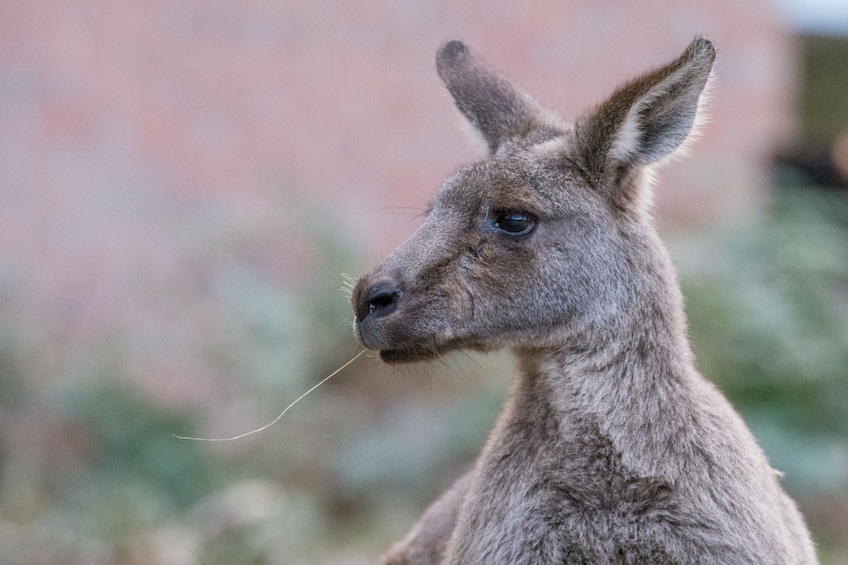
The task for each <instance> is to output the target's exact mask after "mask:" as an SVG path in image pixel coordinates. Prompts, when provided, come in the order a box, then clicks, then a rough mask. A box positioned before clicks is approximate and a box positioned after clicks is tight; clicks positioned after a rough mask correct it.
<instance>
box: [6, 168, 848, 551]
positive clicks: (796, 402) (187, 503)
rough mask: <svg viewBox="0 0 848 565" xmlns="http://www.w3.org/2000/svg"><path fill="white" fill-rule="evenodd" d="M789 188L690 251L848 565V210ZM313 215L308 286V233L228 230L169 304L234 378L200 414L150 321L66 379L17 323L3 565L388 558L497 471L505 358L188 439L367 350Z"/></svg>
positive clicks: (327, 393) (693, 307) (213, 234)
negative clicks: (482, 464)
mask: <svg viewBox="0 0 848 565" xmlns="http://www.w3.org/2000/svg"><path fill="white" fill-rule="evenodd" d="M782 184H783V185H784V187H783V188H781V189H780V190H779V191H778V192H777V193H776V196H775V198H774V201H773V203H772V206H771V211H770V212H769V213H768V214H767V215H766V217H764V218H763V219H762V221H760V222H758V223H757V224H756V225H751V226H748V227H746V228H745V229H744V230H732V231H722V232H721V233H716V234H715V235H714V236H704V235H700V236H698V237H697V238H690V239H688V240H682V239H679V240H677V241H675V242H673V246H672V247H673V250H674V253H675V256H676V259H677V262H678V264H679V265H680V267H681V277H682V280H683V286H684V290H685V293H686V296H687V304H688V314H689V318H690V323H691V333H692V337H693V340H694V344H695V348H696V352H697V354H698V357H699V360H700V364H701V367H702V369H703V371H704V373H705V374H707V375H708V376H709V377H710V378H712V379H713V380H715V381H716V382H717V383H718V384H719V386H720V387H721V388H722V389H723V390H724V391H725V393H726V394H727V395H728V396H729V397H730V398H731V400H732V401H733V402H734V404H735V405H736V406H737V407H738V409H739V410H740V411H741V412H742V413H743V415H744V417H745V418H746V420H747V422H748V423H749V425H750V426H751V428H752V429H753V430H754V433H755V434H756V435H757V436H758V438H759V439H760V441H761V443H762V445H763V447H764V449H765V450H766V451H767V453H768V455H769V457H770V458H771V460H772V463H773V465H774V466H775V467H776V468H778V469H781V470H782V471H784V472H785V473H786V477H785V480H784V482H785V485H786V487H787V489H788V490H789V491H790V492H791V493H792V494H793V495H794V496H795V497H796V498H797V500H798V501H799V503H800V504H801V506H802V508H803V510H804V511H805V513H806V514H807V516H808V519H809V521H810V524H811V526H812V527H813V529H814V531H815V535H816V538H817V539H818V541H819V543H820V544H821V550H822V559H823V561H824V562H825V563H842V562H845V561H846V559H848V538H846V532H848V495H846V492H848V369H846V368H848V261H846V259H848V229H846V225H848V204H846V200H845V198H844V196H840V195H838V194H836V193H823V192H820V191H817V190H814V189H811V188H806V187H803V186H801V185H802V184H803V183H802V182H799V181H798V179H792V178H789V177H787V178H785V179H784V182H783V183H782ZM293 206H302V205H293V204H292V203H290V202H288V201H284V202H282V203H281V209H280V210H272V211H271V212H270V213H269V217H271V216H275V217H280V216H282V215H284V212H286V213H288V214H289V217H297V218H304V219H308V221H298V222H296V224H297V229H296V230H295V232H296V233H298V234H299V237H301V239H300V240H299V242H298V243H297V246H299V247H300V248H302V249H303V250H308V251H309V253H310V254H309V257H310V258H309V265H306V264H301V265H300V267H299V268H302V269H304V270H305V271H306V272H308V273H311V275H310V277H311V278H310V280H309V281H308V283H307V284H305V285H286V284H278V283H277V282H274V281H273V280H272V279H273V277H272V276H271V274H270V273H272V272H273V271H269V270H268V269H267V264H266V263H267V261H266V260H265V259H267V258H268V257H267V256H265V255H263V254H264V253H266V252H267V250H265V248H266V246H268V245H271V246H273V245H278V244H279V240H278V238H280V239H284V238H283V235H284V234H283V232H282V231H278V232H274V230H273V229H271V233H272V235H269V234H268V230H269V229H270V228H269V227H268V226H267V225H262V224H261V223H260V225H258V226H256V227H255V228H246V227H245V226H243V225H239V224H235V225H234V224H233V223H231V222H227V221H216V222H212V223H211V224H206V227H205V228H203V229H202V230H200V232H199V233H200V234H201V235H199V236H198V237H197V238H196V239H194V240H193V241H194V243H192V244H191V245H187V246H186V259H187V260H190V261H189V262H190V263H191V264H192V265H193V270H194V272H196V273H200V276H201V278H202V279H203V280H205V281H207V282H208V284H205V285H202V290H201V292H200V297H199V298H198V299H197V301H196V303H182V304H173V303H172V304H169V307H170V308H176V309H177V310H178V311H179V312H180V313H181V316H185V317H186V318H192V319H195V318H196V319H197V320H199V321H197V320H196V323H194V324H193V325H191V328H192V329H191V330H190V331H189V332H188V333H189V334H190V337H191V339H190V340H188V342H187V343H190V344H193V345H190V348H191V350H192V352H193V353H194V354H195V355H196V356H197V359H198V361H196V362H197V363H200V365H201V366H202V367H206V368H207V369H209V371H210V372H209V374H208V375H207V376H206V378H205V379H202V380H200V381H194V382H201V383H203V386H205V387H208V390H206V391H205V392H204V393H203V394H198V395H196V397H195V398H194V400H191V401H182V402H179V403H176V404H174V403H173V402H169V401H167V400H166V398H167V396H166V395H162V396H159V395H157V393H156V390H150V389H149V388H145V386H143V382H144V379H143V374H142V376H141V380H140V381H139V380H138V375H135V377H134V376H133V374H132V373H134V372H138V371H139V370H141V369H140V368H139V367H142V368H143V367H144V366H145V364H144V363H141V364H140V363H139V359H138V357H139V353H138V351H137V350H135V349H134V348H133V347H132V340H133V339H139V336H138V335H137V334H136V333H134V330H133V328H131V327H126V328H124V329H123V330H122V331H121V332H117V331H116V332H113V333H112V335H111V336H110V337H109V339H106V340H101V341H98V342H94V343H90V344H88V345H87V346H86V347H85V348H83V349H82V350H81V349H80V348H79V345H78V344H77V346H76V347H77V349H76V350H75V351H74V353H73V355H72V356H71V357H69V358H68V359H70V361H72V363H70V364H69V365H68V366H65V367H64V370H65V371H69V372H72V373H73V374H72V375H70V376H68V377H67V378H53V379H50V378H43V374H41V371H43V362H42V361H41V360H40V359H41V356H42V352H44V354H45V355H48V354H49V355H50V356H53V357H55V356H57V355H60V354H61V351H60V352H59V353H57V351H52V352H51V351H50V347H51V343H50V342H49V340H48V341H44V340H37V339H33V329H32V328H27V327H25V326H22V325H21V324H23V322H22V321H16V320H15V319H14V318H12V317H6V316H4V318H3V325H2V332H0V421H2V432H0V550H2V561H3V563H10V564H22V565H23V564H27V565H29V564H36V563H43V564H49V563H57V564H58V563H62V564H86V565H88V564H98V563H103V564H133V565H134V564H158V563H162V564H185V565H189V564H215V565H217V564H227V563H240V564H241V563H248V564H250V563H255V564H292V563H370V562H371V560H372V559H373V557H374V556H375V555H376V554H377V553H379V551H380V550H381V549H383V548H384V547H385V546H386V545H387V544H388V543H389V542H390V541H391V540H393V539H395V538H397V537H399V536H401V535H402V534H403V533H404V532H405V531H406V529H407V528H408V527H409V526H410V524H411V523H412V522H413V521H414V519H415V518H416V516H417V515H418V514H419V513H420V512H421V510H422V509H423V507H424V506H425V505H426V504H427V503H428V502H429V501H430V500H431V499H432V498H433V497H435V496H436V494H437V493H438V491H439V490H440V489H441V488H443V487H444V486H445V485H446V483H448V482H449V481H450V480H451V478H452V477H454V476H456V475H457V474H459V473H460V472H461V469H462V467H463V466H464V465H466V464H468V463H469V462H470V461H472V460H473V458H474V457H475V455H476V454H477V452H478V451H479V449H480V447H481V445H482V442H483V441H484V439H485V436H486V434H487V433H488V430H489V428H490V427H491V425H492V423H493V421H494V418H495V417H496V415H497V413H498V412H499V410H500V405H501V402H502V399H503V397H504V395H505V389H506V385H507V382H508V380H509V378H508V375H509V373H510V371H511V361H510V360H509V359H508V357H507V356H505V355H503V354H497V355H490V356H482V357H478V356H473V357H472V356H466V355H458V356H455V357H453V358H450V359H448V360H446V361H445V362H443V363H436V364H432V365H428V366H416V367H410V368H406V369H397V370H389V369H386V368H384V367H381V365H380V364H379V362H378V361H377V360H375V359H370V358H363V359H360V360H359V361H358V362H357V363H356V364H355V365H353V366H351V367H350V368H349V369H348V370H347V371H346V372H345V373H342V374H340V375H338V376H337V377H336V378H335V379H334V380H331V381H329V382H328V383H327V384H326V385H325V386H324V387H322V388H320V389H318V390H317V391H316V392H315V393H314V394H313V395H312V396H310V397H307V398H306V399H304V400H303V401H302V402H301V403H300V404H299V405H297V407H296V408H294V409H293V410H292V411H291V412H289V413H288V414H287V415H286V417H285V418H284V419H283V420H282V421H281V422H279V423H278V424H277V425H276V426H275V427H272V428H270V429H268V430H266V431H265V432H263V433H261V434H257V435H254V436H250V437H248V438H245V439H243V440H239V441H236V442H229V443H196V442H190V441H182V440H178V439H176V438H174V437H173V436H172V434H174V433H176V434H190V435H197V434H199V435H203V436H216V437H220V436H229V435H234V434H237V433H240V432H243V431H246V430H249V429H251V428H254V427H257V426H259V425H261V424H263V423H265V422H267V421H270V420H271V419H272V418H273V417H274V416H275V415H276V414H278V413H279V411H280V410H281V409H282V408H283V407H285V406H286V405H287V404H288V403H289V402H290V401H291V400H292V399H293V398H295V397H296V396H298V395H299V394H300V393H301V392H303V391H304V390H306V389H307V388H308V387H309V386H310V385H311V384H312V383H314V382H317V380H319V379H320V378H321V377H323V376H324V375H326V374H328V373H329V372H330V371H331V370H332V369H334V368H335V367H336V366H338V365H340V364H341V363H342V362H344V361H345V360H346V359H348V358H349V357H350V356H352V355H353V354H354V353H355V352H356V345H355V344H354V341H353V338H352V336H351V335H350V331H349V328H348V320H349V317H350V315H349V313H348V308H349V306H348V304H347V296H346V294H345V293H344V292H343V291H341V290H340V287H341V286H342V285H341V277H340V276H339V275H338V274H336V273H339V272H341V271H342V270H347V271H348V272H351V271H354V267H353V266H352V264H353V263H355V262H357V261H356V259H355V253H352V252H351V251H350V250H349V248H348V246H347V243H346V242H345V241H344V240H343V239H342V238H339V237H336V236H335V235H334V234H336V233H338V231H337V230H335V229H334V223H333V220H332V219H331V218H327V219H326V220H325V221H316V220H315V218H316V217H317V216H316V215H315V214H312V213H311V212H310V211H309V210H308V209H306V210H304V209H301V212H300V213H294V214H292V213H293V212H294V210H293ZM210 225H211V226H214V227H209V226H210ZM252 230H256V231H252ZM285 231H286V233H288V231H289V230H285ZM212 248H214V250H215V254H213V253H212V252H211V249H212ZM222 249H224V250H225V251H224V253H223V256H224V257H226V258H227V259H226V260H221V259H220V257H221V256H222V255H221V250H222ZM227 250H228V251H227ZM263 250H265V251H263ZM212 257H217V259H215V260H212V259H211V258H212ZM263 257H264V258H263ZM174 284H176V286H177V287H179V285H180V284H182V283H179V282H178V281H177V282H175V283H174ZM13 289H14V285H13V284H10V285H6V286H5V287H4V293H5V295H4V299H3V302H2V306H3V308H4V310H5V311H6V312H13V311H14V304H13V303H10V302H9V301H10V300H11V298H12V297H13ZM163 331H164V332H166V335H165V336H164V338H165V339H169V338H170V337H171V336H169V335H167V330H165V329H163ZM183 331H185V330H183ZM54 347H55V348H56V349H58V350H61V347H62V345H61V343H57V344H54ZM163 347H164V345H163ZM60 357H61V355H60ZM215 368H217V371H216V370H214V369H215ZM139 382H141V383H142V384H141V386H139Z"/></svg>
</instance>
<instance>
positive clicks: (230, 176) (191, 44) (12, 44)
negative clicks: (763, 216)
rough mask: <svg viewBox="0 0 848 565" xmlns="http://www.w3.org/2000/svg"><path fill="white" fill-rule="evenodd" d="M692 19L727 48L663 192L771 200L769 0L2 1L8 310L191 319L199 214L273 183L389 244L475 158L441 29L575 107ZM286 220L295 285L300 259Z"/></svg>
mask: <svg viewBox="0 0 848 565" xmlns="http://www.w3.org/2000/svg"><path fill="white" fill-rule="evenodd" d="M696 34H706V35H708V36H710V37H711V38H713V39H714V40H715V42H716V44H717V45H718V48H719V53H720V59H719V63H718V66H717V73H718V82H717V85H716V89H715V91H714V97H713V102H712V104H711V111H710V115H711V120H710V123H709V124H708V125H707V127H706V130H705V135H704V136H703V138H702V139H701V141H700V142H699V143H698V144H697V145H695V147H694V149H693V151H692V155H691V156H690V157H689V158H688V159H686V160H683V161H680V162H677V163H674V164H672V165H671V166H669V167H668V168H667V169H666V170H665V171H664V172H663V174H662V175H661V177H660V179H661V182H660V194H659V196H658V198H657V201H658V204H659V213H660V215H661V217H662V218H663V219H664V221H665V222H666V223H671V224H678V225H692V226H703V225H707V224H711V223H714V222H716V221H724V220H725V219H727V218H730V219H733V218H739V217H744V216H745V215H746V214H747V213H749V212H750V210H751V209H755V208H756V206H757V202H759V200H760V197H761V195H762V193H763V186H764V183H765V174H766V169H765V159H766V158H767V156H768V155H769V154H770V152H771V151H772V149H773V148H775V146H776V145H779V144H780V143H781V142H782V141H783V140H784V139H785V138H786V137H787V136H788V135H790V134H791V132H792V129H793V123H794V118H793V116H794V111H793V106H792V101H793V88H794V86H793V85H794V80H795V73H796V61H795V52H794V48H793V44H792V41H791V40H790V37H789V35H788V32H787V31H786V29H785V28H784V26H783V25H782V24H781V22H779V21H778V20H777V16H776V13H775V10H774V8H773V6H772V3H771V2H768V1H766V0H749V1H746V2H739V1H737V0H714V1H711V2H703V3H697V4H695V3H683V2H678V1H673V0H649V1H644V2H638V3H636V2H627V1H624V0H619V1H611V2H595V1H591V0H568V1H553V0H550V1H544V0H537V1H528V2H508V1H500V0H495V1H489V2H420V1H410V0H397V1H393V2H392V1H374V2H370V1H369V2H346V1H341V0H323V1H314V0H313V1H302V0H300V1H283V2H272V1H268V0H250V1H244V2H224V1H221V0H215V1H167V0H163V1H158V2H155V1H145V2H61V1H49V2H48V1H33V2H3V3H0V291H2V290H3V289H4V288H5V289H7V291H8V292H7V296H9V297H11V298H8V300H7V302H9V303H8V304H6V306H5V307H4V309H5V315H6V316H14V317H17V318H24V319H29V320H30V326H29V327H33V328H41V329H39V331H46V330H43V328H52V330H50V331H54V332H55V333H56V334H57V335H59V337H61V336H62V335H64V336H66V337H67V336H79V335H87V334H89V333H91V334H97V333H98V332H103V331H106V330H108V329H109V328H111V327H113V326H115V327H122V326H126V325H140V326H142V327H143V326H144V324H145V323H147V322H145V320H147V318H148V317H149V316H150V312H157V311H159V310H161V312H160V315H159V318H158V319H159V322H157V323H152V322H151V328H152V329H151V330H150V333H151V335H153V334H155V332H156V328H158V327H160V326H161V324H162V323H166V324H167V323H170V322H169V320H170V321H171V322H173V323H180V319H181V318H180V315H179V314H176V313H174V305H175V304H179V303H180V301H181V299H182V298H181V294H180V293H190V292H191V289H190V288H182V287H179V285H176V286H177V288H176V289H175V288H174V286H175V285H173V284H172V279H173V278H174V277H175V273H179V272H180V271H181V270H184V269H186V268H187V267H186V265H185V264H183V263H182V262H181V255H180V253H181V249H182V247H183V246H185V245H187V243H186V237H187V236H186V235H185V232H186V230H187V229H189V228H188V227H187V226H195V227H192V228H191V230H194V232H193V233H195V232H197V231H198V230H200V231H202V228H196V225H197V224H198V223H201V224H202V223H203V222H209V223H214V222H216V221H217V220H216V216H215V213H219V214H223V215H224V216H226V217H230V216H232V215H235V216H237V217H238V218H241V219H240V220H239V221H240V222H242V223H247V224H250V223H251V222H254V221H256V222H260V223H263V225H274V224H275V223H279V224H280V225H282V226H285V225H287V223H290V221H291V218H287V217H285V216H284V215H283V216H282V217H269V216H268V214H269V212H268V211H269V210H271V209H273V207H272V206H271V205H270V204H269V203H270V202H272V201H274V199H275V198H276V196H275V194H277V193H278V192H279V191H280V190H281V189H282V188H288V189H289V190H293V191H295V192H296V193H297V194H302V195H304V196H305V197H308V198H310V199H312V198H314V199H318V200H319V201H320V202H323V203H325V205H326V206H328V207H333V209H334V210H335V212H334V214H335V215H337V216H338V217H340V218H342V220H341V221H340V224H339V229H341V230H345V231H346V232H347V233H348V234H349V235H347V236H346V237H347V238H348V239H349V241H351V242H352V243H353V244H354V245H356V246H359V247H360V248H362V249H363V250H365V251H366V253H365V257H366V258H370V259H375V260H376V258H378V257H379V256H380V255H381V254H382V253H383V252H385V251H388V250H389V249H391V248H392V247H393V246H394V245H395V244H396V243H398V242H399V241H400V240H401V239H402V238H403V236H404V235H405V234H406V233H408V232H409V231H411V229H412V227H413V226H414V223H415V220H414V217H415V215H416V214H417V212H418V211H419V210H420V209H421V208H423V207H424V205H425V203H426V201H427V200H428V199H429V197H430V196H431V194H432V193H433V191H434V190H435V189H436V188H437V186H438V185H439V183H440V181H441V179H442V178H443V177H444V176H445V175H446V174H447V173H449V172H450V171H451V169H452V168H453V167H454V166H455V165H456V164H458V163H460V162H464V161H468V160H471V159H475V158H478V157H479V156H480V155H481V153H480V152H479V151H478V150H477V149H475V148H474V147H473V146H472V145H471V144H469V143H468V140H467V139H466V137H465V136H464V135H463V134H461V133H460V132H459V131H458V128H457V123H458V121H459V117H458V113H457V112H456V111H455V110H454V109H453V106H452V103H451V101H450V100H449V97H448V96H447V95H446V94H445V93H444V91H443V88H442V86H441V84H440V83H439V81H438V78H437V77H436V74H435V71H434V64H433V56H434V53H435V50H436V47H437V46H438V45H439V43H441V42H442V41H443V40H445V39H446V38H452V37H461V38H464V39H465V40H466V41H467V42H468V43H469V44H470V45H471V46H472V47H473V48H474V49H476V50H477V51H478V52H479V53H480V54H481V55H482V56H483V57H484V58H486V59H487V60H488V61H490V62H491V63H492V64H493V65H494V66H495V67H497V68H499V69H501V70H503V71H504V72H505V73H506V74H508V75H509V76H511V77H514V78H515V79H516V80H518V81H519V82H520V83H522V84H523V85H524V86H525V88H526V89H527V90H528V91H529V92H530V93H532V94H534V95H535V96H536V97H537V98H538V99H539V100H540V101H542V102H543V103H545V104H546V105H548V106H549V107H551V108H554V109H556V110H559V111H561V112H562V113H564V114H565V115H567V116H574V115H575V114H577V113H578V112H579V111H581V110H582V109H583V108H585V107H586V106H588V105H590V104H592V103H595V102H598V101H600V100H601V99H602V98H603V97H604V96H606V95H607V94H609V93H610V91H611V89H612V88H614V87H615V85H617V84H618V83H620V82H622V81H623V80H625V79H627V78H629V77H630V76H632V75H634V74H635V73H638V72H641V71H643V70H646V69H647V68H649V67H651V66H654V65H657V64H660V63H662V62H665V61H667V60H670V59H671V58H673V57H675V56H676V55H677V54H678V53H679V52H681V51H682V50H683V49H684V48H685V46H686V45H687V44H688V42H689V41H690V40H691V39H692V38H693V36H695V35H696ZM210 210H213V211H214V210H217V211H218V212H215V213H211V218H210V217H208V216H210V212H209V211H210ZM222 210H223V212H222ZM277 210H278V209H277ZM199 216H202V217H200V218H199ZM285 233H286V232H285V229H284V228H283V229H282V231H281V232H280V233H279V234H278V236H279V239H278V240H277V241H273V240H272V241H270V245H272V246H273V245H276V246H278V248H279V254H280V257H282V259H279V261H278V262H279V265H280V270H281V271H287V270H288V271H292V272H288V273H283V274H282V275H280V276H279V277H278V279H279V282H280V284H287V283H288V282H291V280H292V279H296V277H297V267H296V265H297V263H296V260H297V258H296V255H297V254H296V253H294V252H290V251H287V245H289V243H288V242H289V240H288V239H286V237H284V234H285ZM367 268H368V265H367V264H365V265H362V269H363V270H365V269H367ZM4 285H5V286H4ZM174 293H176V294H174ZM157 309H158V310H157ZM169 316H170V317H169ZM162 320H165V321H164V322H162ZM190 331H191V330H190V329H187V330H186V332H189V333H190ZM45 339H46V338H45ZM150 339H151V340H152V341H153V344H152V345H151V346H150V347H151V348H155V347H156V345H155V336H154V337H151V338H150ZM165 365H167V363H165Z"/></svg>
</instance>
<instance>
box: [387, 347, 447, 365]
mask: <svg viewBox="0 0 848 565" xmlns="http://www.w3.org/2000/svg"><path fill="white" fill-rule="evenodd" d="M447 350H448V348H445V349H441V348H437V347H432V346H429V347H408V348H402V349H381V350H380V359H382V360H383V362H384V363H387V364H389V365H400V364H404V363H417V362H419V361H429V360H431V359H435V358H436V357H439V356H440V355H442V354H443V353H447Z"/></svg>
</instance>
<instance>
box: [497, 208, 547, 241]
mask: <svg viewBox="0 0 848 565" xmlns="http://www.w3.org/2000/svg"><path fill="white" fill-rule="evenodd" d="M489 224H490V225H491V227H492V228H494V229H495V230H497V231H499V232H501V233H504V234H507V235H512V236H518V235H527V234H529V233H530V232H532V231H533V229H534V228H535V227H536V218H535V217H534V216H533V215H532V214H529V213H528V212H524V211H522V210H496V211H495V212H494V213H492V214H491V216H490V217H489Z"/></svg>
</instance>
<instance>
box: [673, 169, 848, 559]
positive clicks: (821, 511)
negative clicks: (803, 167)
mask: <svg viewBox="0 0 848 565" xmlns="http://www.w3.org/2000/svg"><path fill="white" fill-rule="evenodd" d="M782 177H783V178H782V179H781V185H782V187H781V188H779V189H778V190H777V191H776V192H775V194H774V199H773V201H772V203H771V210H770V212H769V214H768V215H767V216H766V217H765V218H763V219H762V221H760V222H758V223H757V224H756V225H752V226H748V227H746V228H745V229H741V230H740V229H733V230H728V231H722V232H720V233H716V234H715V235H714V236H713V237H706V238H705V237H698V238H696V239H695V240H687V241H678V242H676V244H675V245H674V246H673V248H674V255H675V257H676V259H677V262H678V264H679V265H680V267H681V277H682V282H683V289H684V294H685V295H686V299H687V315H688V317H689V321H690V334H691V337H692V341H693V344H694V348H695V352H696V356H697V358H698V360H699V364H700V367H701V369H702V371H703V373H704V374H706V375H707V376H708V377H709V378H711V379H712V380H713V381H714V382H716V383H717V384H718V385H719V387H720V388H721V389H722V390H723V391H724V393H725V394H726V395H727V396H728V397H729V398H730V399H731V400H732V402H733V403H734V405H735V406H736V408H737V409H738V410H739V411H740V412H741V413H742V415H743V416H744V418H745V420H746V422H747V423H748V425H749V427H750V428H751V429H752V430H753V432H754V434H755V435H756V436H757V438H758V439H759V441H760V444H761V445H762V447H763V449H764V450H765V451H766V453H767V454H768V456H769V458H770V460H771V463H772V466H773V467H775V468H777V469H779V470H781V471H783V472H784V473H785V474H786V475H785V478H784V484H785V486H786V488H787V490H788V491H789V492H790V493H791V494H792V495H793V496H794V497H795V498H796V499H797V500H798V501H799V503H800V505H801V507H802V509H803V510H804V511H805V513H806V514H807V517H808V520H809V522H810V524H811V526H812V527H813V529H814V530H815V534H816V538H817V540H818V542H819V543H820V544H821V546H820V549H821V551H822V560H823V562H825V563H845V562H846V561H848V199H846V197H845V195H844V194H840V193H836V192H828V191H822V190H821V189H818V188H813V187H809V186H805V185H804V181H803V179H801V178H800V177H798V176H797V175H795V174H793V173H792V172H791V171H783V175H782Z"/></svg>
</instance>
